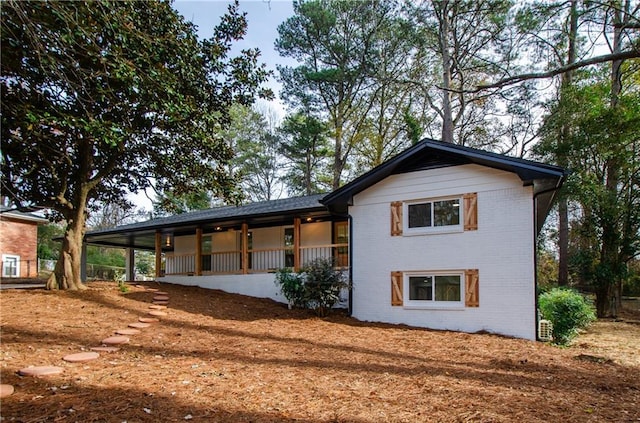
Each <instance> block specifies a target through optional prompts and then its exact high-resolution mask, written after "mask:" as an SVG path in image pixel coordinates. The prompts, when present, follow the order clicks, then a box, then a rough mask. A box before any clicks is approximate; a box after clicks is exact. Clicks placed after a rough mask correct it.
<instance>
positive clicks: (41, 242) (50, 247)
mask: <svg viewBox="0 0 640 423" xmlns="http://www.w3.org/2000/svg"><path fill="white" fill-rule="evenodd" d="M62 234H64V228H63V227H62V226H60V225H58V224H56V223H49V224H46V225H38V258H40V259H44V260H57V259H58V254H59V253H60V242H57V241H54V240H53V239H54V238H58V237H60V236H62Z"/></svg>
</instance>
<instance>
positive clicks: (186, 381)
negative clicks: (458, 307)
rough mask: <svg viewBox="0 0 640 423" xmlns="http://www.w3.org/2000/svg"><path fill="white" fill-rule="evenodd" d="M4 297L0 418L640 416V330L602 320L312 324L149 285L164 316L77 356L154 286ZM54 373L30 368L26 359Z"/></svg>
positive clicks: (254, 306)
mask: <svg viewBox="0 0 640 423" xmlns="http://www.w3.org/2000/svg"><path fill="white" fill-rule="evenodd" d="M89 286H90V289H89V290H88V291H87V292H82V293H78V292H47V291H44V290H3V291H1V292H0V306H1V319H0V321H1V324H2V328H1V329H2V332H1V342H2V344H1V351H0V376H1V378H2V383H3V384H11V385H13V386H14V387H15V393H14V394H13V395H11V396H9V397H6V398H4V399H2V402H1V405H0V415H1V416H2V418H1V420H2V422H118V423H121V422H129V423H132V422H177V421H201V422H216V421H224V422H270V421H288V422H383V421H384V422H387V421H388V422H416V421H425V422H471V421H472V422H514V421H520V422H560V421H562V422H603V421H607V422H636V421H640V406H639V405H638V404H640V359H639V358H638V355H639V353H638V351H639V350H640V325H638V324H634V323H626V322H622V321H617V322H614V321H603V322H598V323H596V324H595V325H594V326H592V328H591V329H590V330H589V331H587V332H586V333H585V334H583V335H582V336H580V337H579V338H578V339H577V340H576V341H575V342H574V345H573V346H572V347H569V348H557V347H553V346H550V345H545V344H542V343H537V342H531V341H525V340H518V339H510V338H505V337H500V336H495V335H487V334H462V333H454V332H443V331H431V330H423V329H415V328H409V327H405V326H397V325H385V324H371V323H364V322H359V321H357V320H354V319H351V318H348V317H346V316H345V315H344V314H340V313H334V314H333V315H331V316H330V317H328V318H325V319H320V318H317V317H314V316H313V315H312V314H311V313H310V312H308V311H305V310H287V308H286V306H284V305H282V304H277V303H275V302H272V301H270V300H262V299H255V298H250V297H244V296H239V295H232V294H226V293H223V292H220V291H211V290H206V289H201V288H195V287H181V286H176V285H167V284H162V285H160V284H156V283H147V286H148V287H154V288H159V289H161V290H163V291H166V292H167V293H168V295H169V297H170V303H169V308H168V310H167V312H168V315H167V316H166V317H162V318H161V322H159V323H155V324H154V325H153V326H152V327H149V328H146V329H142V332H141V333H140V334H138V335H133V336H131V341H130V343H128V344H126V345H124V346H123V347H122V349H121V350H120V351H118V352H114V353H101V356H100V357H99V358H98V359H97V360H93V361H90V362H86V363H68V362H65V361H63V360H62V357H63V356H65V355H67V354H71V353H75V352H80V351H86V350H88V349H89V348H90V347H92V346H97V345H99V344H100V340H101V339H103V338H106V337H108V336H111V335H113V334H114V331H115V330H116V329H122V328H126V327H127V325H128V324H129V323H132V322H135V321H137V319H138V317H139V316H144V315H146V313H147V312H148V311H149V308H148V306H149V305H150V303H151V301H152V297H153V295H154V294H153V293H152V292H149V291H147V290H145V289H144V288H140V287H133V286H132V287H131V290H130V292H128V293H121V292H120V291H119V290H118V288H117V285H116V284H115V283H110V282H109V283H108V282H93V283H91V284H89ZM41 365H54V366H60V367H63V368H64V372H63V373H62V374H60V375H52V376H46V377H41V378H35V377H23V376H19V375H18V374H17V372H18V370H20V369H22V368H25V367H28V366H41Z"/></svg>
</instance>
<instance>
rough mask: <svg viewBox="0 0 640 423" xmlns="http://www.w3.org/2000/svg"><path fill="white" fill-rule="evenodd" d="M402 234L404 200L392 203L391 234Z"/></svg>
mask: <svg viewBox="0 0 640 423" xmlns="http://www.w3.org/2000/svg"><path fill="white" fill-rule="evenodd" d="M401 235H402V201H394V202H393V203H391V236H401Z"/></svg>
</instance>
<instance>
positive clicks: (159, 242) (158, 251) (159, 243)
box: [156, 230, 162, 278]
mask: <svg viewBox="0 0 640 423" xmlns="http://www.w3.org/2000/svg"><path fill="white" fill-rule="evenodd" d="M160 276H162V234H161V233H160V231H159V230H158V231H156V278H159V277H160Z"/></svg>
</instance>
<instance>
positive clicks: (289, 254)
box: [284, 227, 295, 267]
mask: <svg viewBox="0 0 640 423" xmlns="http://www.w3.org/2000/svg"><path fill="white" fill-rule="evenodd" d="M294 233H295V232H294V230H293V227H287V228H284V248H285V249H284V267H293V266H294V264H295V255H294V252H293V246H294V243H295V235H294Z"/></svg>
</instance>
